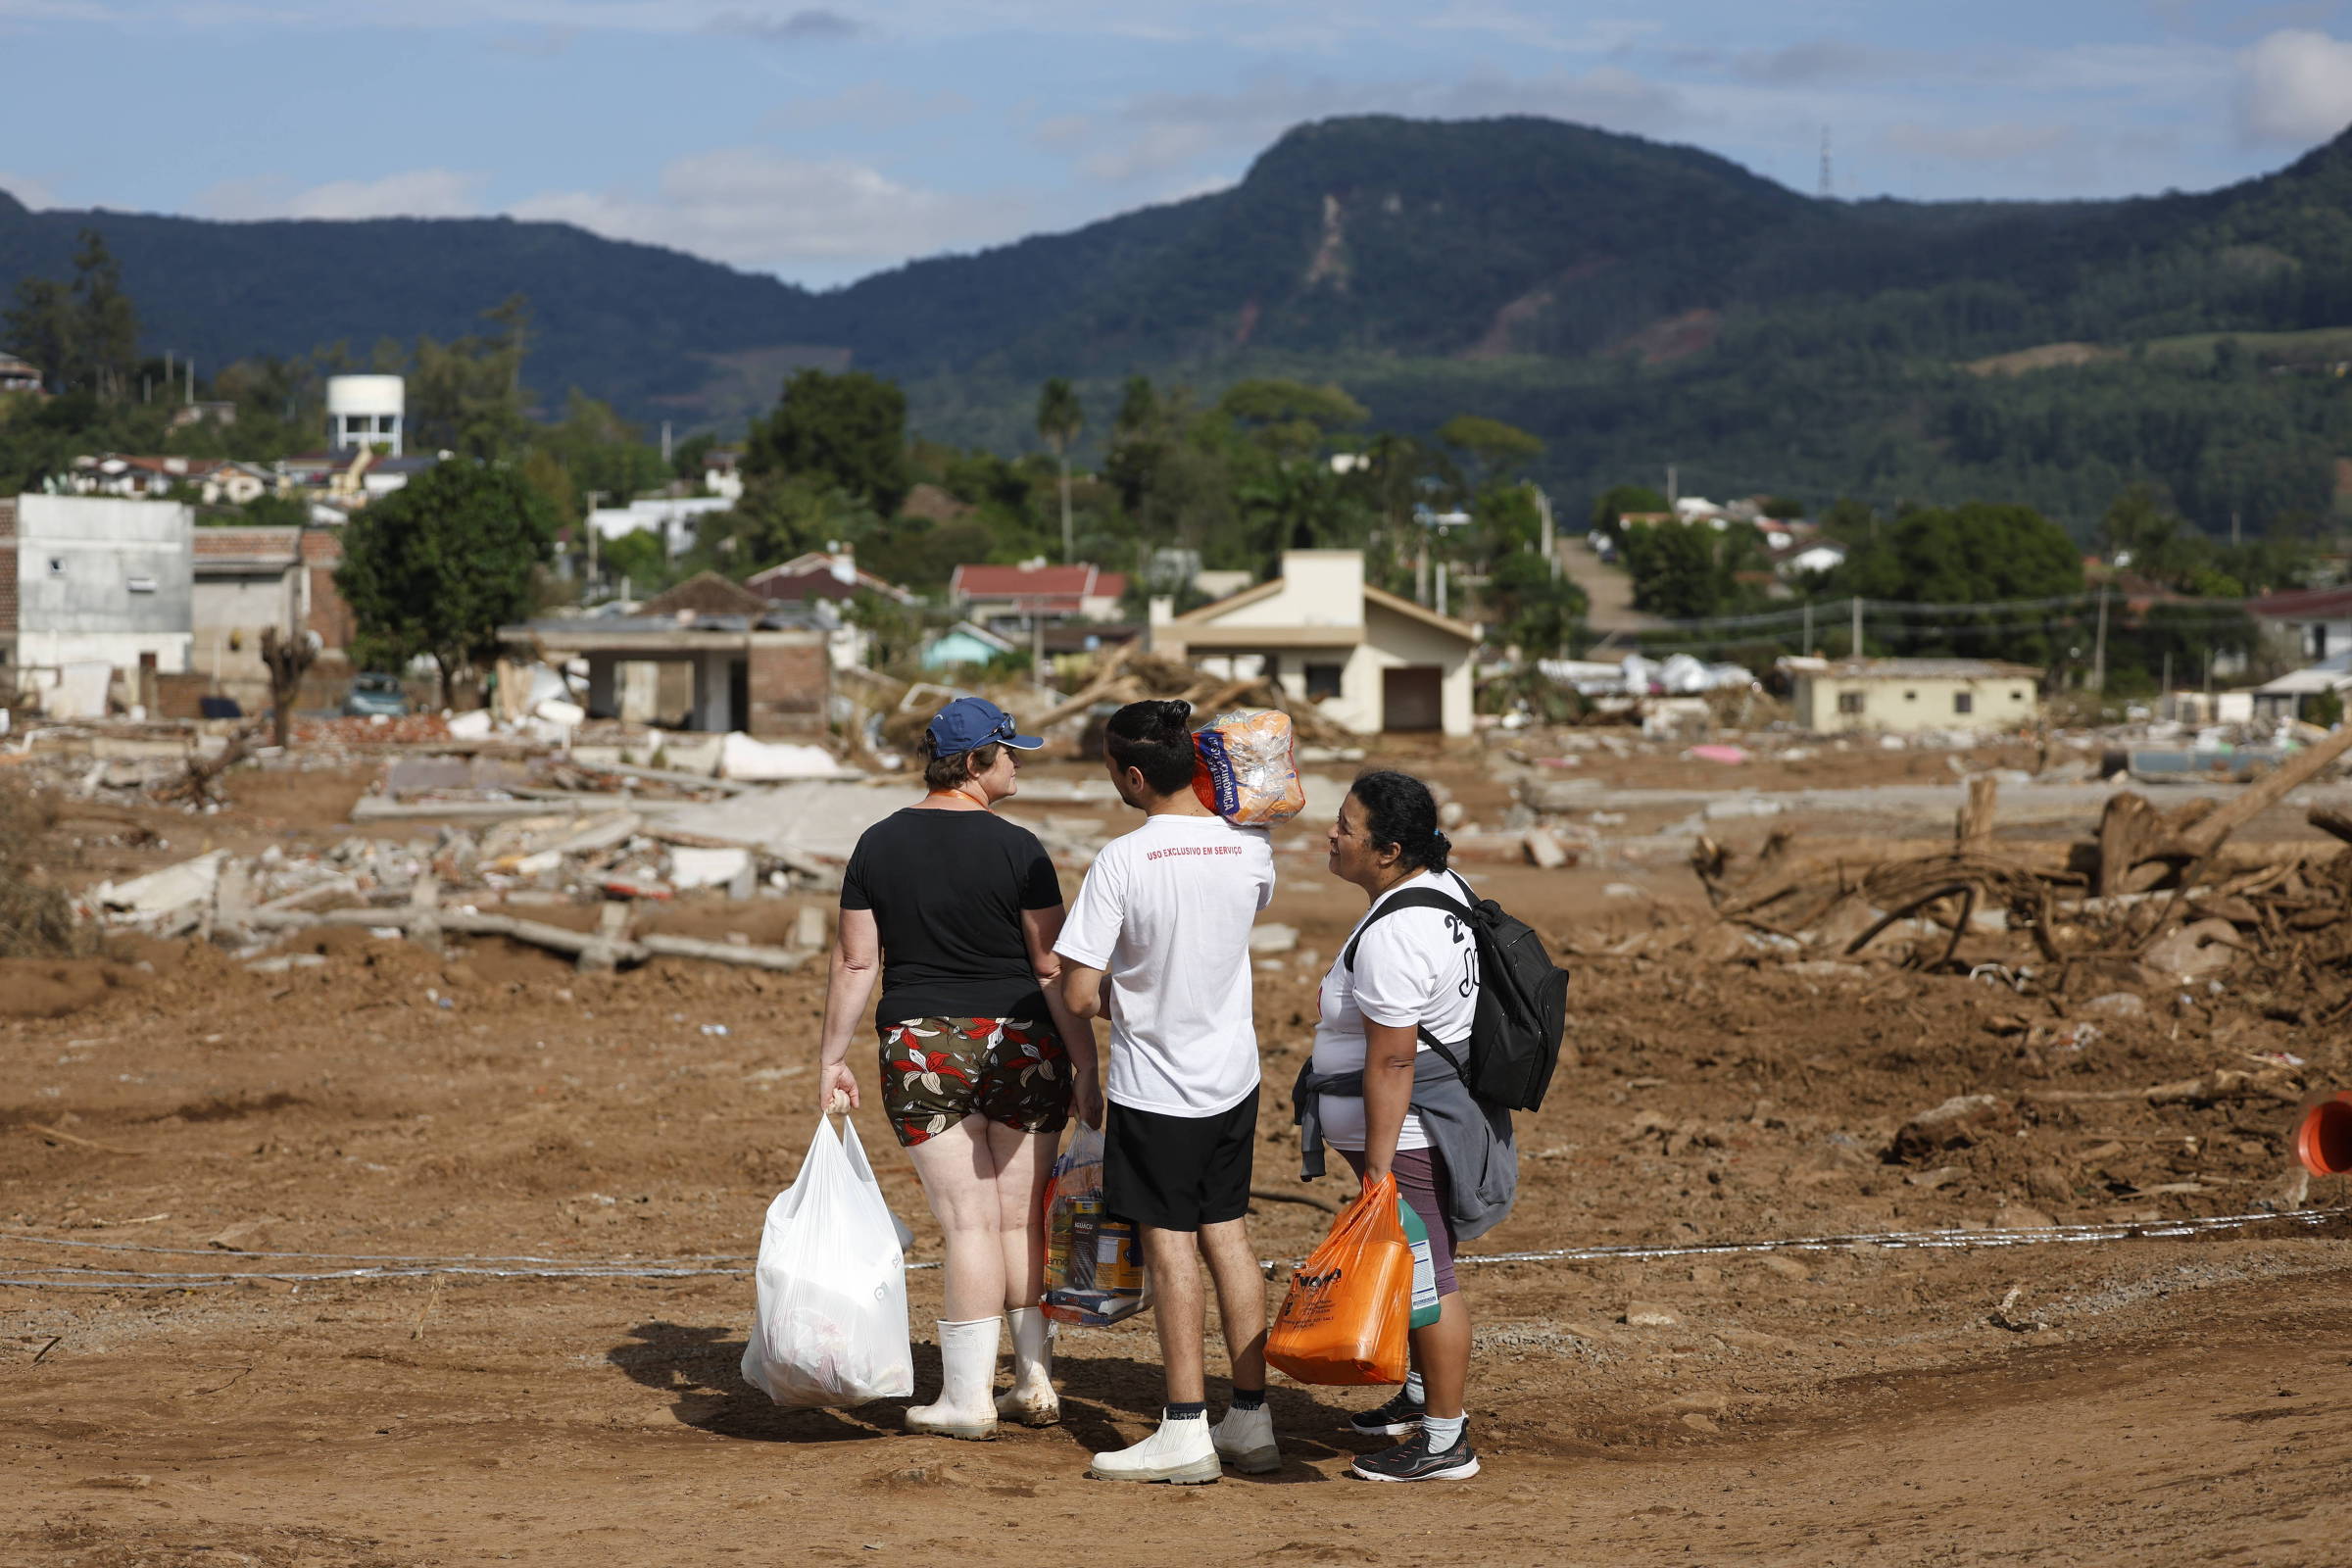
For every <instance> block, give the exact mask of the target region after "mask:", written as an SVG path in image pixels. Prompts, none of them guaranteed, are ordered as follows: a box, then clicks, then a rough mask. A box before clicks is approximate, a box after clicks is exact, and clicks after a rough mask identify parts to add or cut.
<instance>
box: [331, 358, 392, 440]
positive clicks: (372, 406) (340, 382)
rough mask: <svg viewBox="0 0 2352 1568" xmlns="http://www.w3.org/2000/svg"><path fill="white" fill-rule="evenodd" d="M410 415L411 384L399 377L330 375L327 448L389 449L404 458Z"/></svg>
mask: <svg viewBox="0 0 2352 1568" xmlns="http://www.w3.org/2000/svg"><path fill="white" fill-rule="evenodd" d="M408 412H409V392H408V383H407V382H405V381H403V380H402V379H401V378H400V377H399V376H397V375H330V376H328V377H327V378H326V445H327V450H328V451H330V452H340V451H342V450H344V449H345V448H347V447H388V448H390V456H392V457H395V458H397V457H399V456H400V455H401V441H402V440H403V438H404V435H405V432H404V430H403V428H402V426H403V425H404V424H405V423H406V421H407V418H408Z"/></svg>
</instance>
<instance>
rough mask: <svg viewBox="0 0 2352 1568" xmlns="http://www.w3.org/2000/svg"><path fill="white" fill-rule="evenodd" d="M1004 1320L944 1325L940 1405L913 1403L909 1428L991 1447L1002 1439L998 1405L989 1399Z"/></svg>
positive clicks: (940, 1341)
mask: <svg viewBox="0 0 2352 1568" xmlns="http://www.w3.org/2000/svg"><path fill="white" fill-rule="evenodd" d="M1003 1324H1004V1319H1002V1318H994V1317H984V1318H979V1319H975V1320H974V1321H972V1322H969V1323H942V1324H940V1325H939V1364H940V1368H941V1370H942V1372H943V1373H944V1374H945V1376H944V1377H943V1378H942V1380H941V1387H940V1391H939V1402H938V1403H936V1404H916V1405H909V1406H908V1407H907V1431H909V1432H923V1433H928V1434H930V1435H931V1436H933V1437H941V1438H961V1439H963V1440H964V1441H966V1442H967V1443H986V1442H989V1441H990V1440H992V1439H993V1438H995V1437H996V1435H997V1407H996V1405H995V1404H994V1402H992V1401H991V1400H990V1398H989V1395H990V1394H991V1393H992V1392H994V1390H995V1389H996V1386H997V1331H998V1329H999V1328H1001V1327H1002V1326H1003Z"/></svg>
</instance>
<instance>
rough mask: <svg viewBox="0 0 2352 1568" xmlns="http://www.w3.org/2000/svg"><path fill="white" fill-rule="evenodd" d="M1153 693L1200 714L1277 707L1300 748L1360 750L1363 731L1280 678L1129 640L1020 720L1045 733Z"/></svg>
mask: <svg viewBox="0 0 2352 1568" xmlns="http://www.w3.org/2000/svg"><path fill="white" fill-rule="evenodd" d="M1151 698H1161V699H1168V698H1175V699H1181V700H1183V701H1184V702H1188V703H1190V704H1192V705H1193V712H1194V714H1195V715H1196V717H1198V718H1201V719H1205V718H1207V717H1209V716H1210V715H1212V714H1215V713H1221V712H1224V711H1226V710H1228V709H1234V708H1271V709H1278V710H1280V711H1283V712H1286V713H1288V714H1290V715H1291V730H1292V733H1293V734H1294V735H1296V736H1297V737H1298V740H1299V745H1300V746H1301V747H1302V748H1306V749H1309V750H1312V751H1315V752H1317V753H1324V752H1329V753H1331V754H1333V755H1334V756H1350V757H1361V756H1362V755H1363V753H1362V750H1361V748H1362V745H1363V738H1362V737H1361V736H1359V735H1357V734H1355V733H1354V732H1353V731H1350V730H1347V729H1343V728H1342V727H1341V726H1339V725H1337V724H1334V723H1333V722H1332V721H1331V720H1330V719H1328V718H1325V717H1324V716H1323V715H1322V713H1321V712H1320V711H1318V710H1317V709H1316V708H1315V705H1314V704H1313V703H1311V702H1306V701H1302V700H1301V699H1299V698H1297V697H1294V696H1292V695H1291V694H1290V693H1289V692H1288V691H1286V690H1284V689H1283V687H1282V686H1281V685H1280V684H1279V683H1278V682H1275V681H1271V680H1267V679H1265V678H1263V677H1262V676H1251V677H1250V678H1249V679H1247V680H1229V679H1226V678H1223V677H1221V676H1216V675H1211V674H1209V673H1207V672H1206V671H1204V670H1201V669H1196V668H1195V667H1194V666H1193V665H1191V664H1188V663H1186V662H1184V661H1183V660H1181V659H1168V658H1164V657H1162V656H1160V655H1157V654H1150V653H1146V652H1144V651H1143V650H1142V649H1140V648H1138V647H1137V646H1136V645H1135V644H1133V643H1129V644H1126V645H1124V646H1122V647H1121V648H1119V649H1118V650H1117V651H1116V652H1115V653H1113V654H1111V655H1110V656H1109V657H1108V658H1106V659H1104V660H1103V661H1102V662H1101V663H1100V665H1099V666H1098V667H1097V668H1096V670H1095V672H1094V674H1093V675H1092V676H1091V677H1089V678H1088V680H1087V683H1086V684H1085V685H1084V686H1081V687H1079V688H1078V690H1076V691H1075V692H1072V693H1071V694H1070V695H1069V696H1068V697H1067V698H1065V699H1063V700H1062V701H1061V702H1060V703H1057V704H1055V705H1054V707H1052V708H1050V709H1047V710H1046V711H1044V712H1042V713H1038V714H1035V715H1030V714H1025V713H1024V714H1021V715H1020V717H1021V719H1022V721H1023V722H1024V723H1029V724H1035V725H1038V726H1042V728H1041V730H1040V733H1044V732H1046V731H1050V730H1052V729H1053V728H1054V726H1055V725H1059V724H1066V723H1069V722H1071V721H1073V720H1079V719H1083V718H1085V717H1088V716H1090V715H1092V714H1093V713H1094V712H1095V711H1096V710H1098V709H1103V708H1116V707H1119V706H1122V705H1124V704H1127V703H1140V702H1143V701H1145V700H1147V699H1151ZM1079 747H1080V750H1081V751H1085V750H1088V749H1089V747H1088V743H1087V740H1086V738H1085V737H1081V738H1080V741H1079ZM1302 760H1312V759H1302Z"/></svg>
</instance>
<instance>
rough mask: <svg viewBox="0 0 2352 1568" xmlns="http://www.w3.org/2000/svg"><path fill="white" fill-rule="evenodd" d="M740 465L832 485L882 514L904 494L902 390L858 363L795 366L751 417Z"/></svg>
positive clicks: (895, 506) (904, 400)
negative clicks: (770, 402)
mask: <svg viewBox="0 0 2352 1568" xmlns="http://www.w3.org/2000/svg"><path fill="white" fill-rule="evenodd" d="M743 466H744V471H745V472H746V473H747V474H763V473H773V474H789V475H791V476H792V477H794V478H797V479H804V480H808V481H810V482H812V483H814V484H816V485H818V486H820V487H838V488H839V489H842V490H844V491H847V492H848V493H849V494H850V495H851V496H852V497H853V498H855V499H857V500H858V501H860V502H863V503H864V504H866V505H868V506H870V507H872V508H873V510H874V511H876V512H878V513H880V514H882V515H885V516H888V515H891V514H893V513H895V512H897V511H898V510H899V503H900V502H901V501H902V500H904V499H905V498H906V495H907V394H906V393H905V392H903V391H901V390H900V388H899V384H898V383H897V382H896V381H886V380H884V379H883V378H882V377H880V376H878V375H871V374H868V373H867V372H866V371H864V370H845V371H843V372H841V373H839V374H835V373H834V372H832V371H830V370H819V369H814V368H810V369H805V370H800V371H797V372H795V373H794V374H793V376H792V377H791V379H789V380H787V381H786V382H785V383H784V393H783V397H782V399H781V401H779V402H778V403H777V405H776V409H775V412H774V413H772V414H770V415H769V416H768V417H766V418H765V419H760V420H755V421H754V423H753V425H752V432H751V439H750V440H749V441H748V442H747V443H746V444H745V448H744V456H743Z"/></svg>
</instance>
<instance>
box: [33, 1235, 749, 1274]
mask: <svg viewBox="0 0 2352 1568" xmlns="http://www.w3.org/2000/svg"><path fill="white" fill-rule="evenodd" d="M7 1242H32V1243H36V1244H38V1245H39V1246H42V1247H75V1248H81V1249H83V1250H88V1251H93V1252H161V1253H164V1254H166V1255H169V1256H172V1257H219V1256H221V1252H222V1249H221V1248H218V1247H149V1246H147V1245H145V1244H144V1243H140V1242H85V1241H80V1240H76V1239H73V1238H69V1237H64V1236H36V1235H34V1234H33V1233H32V1232H30V1231H7V1230H0V1243H7ZM230 1255H231V1256H235V1257H302V1258H310V1259H314V1260H317V1261H323V1262H330V1263H552V1264H556V1265H558V1266H563V1265H568V1264H575V1263H576V1264H579V1265H581V1266H583V1267H601V1266H603V1265H604V1264H607V1263H620V1264H625V1265H628V1266H632V1267H634V1266H636V1265H639V1264H644V1265H655V1264H669V1263H749V1262H751V1261H752V1260H753V1254H752V1253H750V1252H697V1253H683V1254H679V1255H676V1256H666V1255H662V1254H656V1255H654V1256H652V1257H623V1258H601V1257H532V1256H527V1255H526V1256H515V1257H506V1256H501V1255H498V1254H495V1253H482V1254H476V1253H472V1252H451V1253H446V1254H426V1255H424V1256H418V1257H411V1256H406V1255H398V1254H394V1253H389V1252H264V1251H242V1250H240V1251H237V1252H234V1253H231V1254H230Z"/></svg>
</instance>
